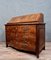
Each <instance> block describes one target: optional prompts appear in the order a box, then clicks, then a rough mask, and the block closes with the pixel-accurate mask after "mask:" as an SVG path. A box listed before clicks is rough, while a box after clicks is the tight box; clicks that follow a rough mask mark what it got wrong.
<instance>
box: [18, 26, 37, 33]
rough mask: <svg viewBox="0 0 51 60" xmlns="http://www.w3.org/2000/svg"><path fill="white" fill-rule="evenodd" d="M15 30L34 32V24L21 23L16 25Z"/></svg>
mask: <svg viewBox="0 0 51 60" xmlns="http://www.w3.org/2000/svg"><path fill="white" fill-rule="evenodd" d="M17 28H18V29H17V32H34V33H35V32H36V26H35V25H22V26H18V27H17Z"/></svg>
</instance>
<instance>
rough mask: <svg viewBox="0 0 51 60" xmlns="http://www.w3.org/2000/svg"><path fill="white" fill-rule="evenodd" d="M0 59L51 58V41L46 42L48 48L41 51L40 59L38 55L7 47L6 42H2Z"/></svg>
mask: <svg viewBox="0 0 51 60" xmlns="http://www.w3.org/2000/svg"><path fill="white" fill-rule="evenodd" d="M0 60H51V42H46V50H43V51H42V52H41V53H40V57H39V59H37V57H36V55H33V54H29V53H24V52H20V51H17V50H15V49H13V48H11V47H8V48H6V47H5V42H0Z"/></svg>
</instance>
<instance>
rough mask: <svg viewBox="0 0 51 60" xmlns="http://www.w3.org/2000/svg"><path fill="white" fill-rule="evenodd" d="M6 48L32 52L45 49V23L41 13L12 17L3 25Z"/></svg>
mask: <svg viewBox="0 0 51 60" xmlns="http://www.w3.org/2000/svg"><path fill="white" fill-rule="evenodd" d="M5 33H6V47H8V46H11V47H14V48H16V49H18V50H23V51H30V52H34V53H35V54H36V55H37V58H38V57H39V53H40V52H41V50H43V49H45V23H44V16H43V14H42V13H37V14H30V15H25V16H19V17H13V18H12V19H11V20H10V21H9V22H8V23H7V24H5Z"/></svg>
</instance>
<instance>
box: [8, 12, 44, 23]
mask: <svg viewBox="0 0 51 60" xmlns="http://www.w3.org/2000/svg"><path fill="white" fill-rule="evenodd" d="M39 21H40V22H43V14H42V13H37V14H29V15H24V16H18V17H13V18H12V19H11V20H10V21H9V22H8V23H21V22H39Z"/></svg>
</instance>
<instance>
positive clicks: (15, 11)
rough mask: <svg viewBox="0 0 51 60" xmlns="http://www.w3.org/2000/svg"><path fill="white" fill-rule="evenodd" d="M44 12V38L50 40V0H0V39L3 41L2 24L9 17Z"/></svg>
mask: <svg viewBox="0 0 51 60" xmlns="http://www.w3.org/2000/svg"><path fill="white" fill-rule="evenodd" d="M38 12H42V13H44V21H45V23H46V40H48V41H50V40H51V27H50V26H51V0H0V41H5V29H4V24H5V23H7V22H8V21H9V20H10V18H11V17H13V16H19V15H26V14H32V13H38Z"/></svg>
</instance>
